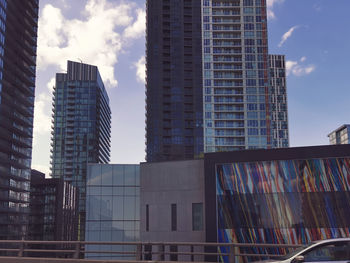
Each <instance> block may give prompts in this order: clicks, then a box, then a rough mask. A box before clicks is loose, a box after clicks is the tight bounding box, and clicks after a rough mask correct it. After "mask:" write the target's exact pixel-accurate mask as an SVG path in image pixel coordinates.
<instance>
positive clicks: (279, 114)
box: [269, 55, 289, 148]
mask: <svg viewBox="0 0 350 263" xmlns="http://www.w3.org/2000/svg"><path fill="white" fill-rule="evenodd" d="M269 61H270V86H271V93H270V98H271V123H272V125H271V126H272V139H273V142H272V145H273V147H274V148H283V147H289V129H288V105H287V87H286V67H285V57H284V56H283V55H269Z"/></svg>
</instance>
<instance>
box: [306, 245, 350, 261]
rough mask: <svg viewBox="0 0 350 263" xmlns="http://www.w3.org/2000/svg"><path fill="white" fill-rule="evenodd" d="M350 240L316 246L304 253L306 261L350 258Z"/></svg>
mask: <svg viewBox="0 0 350 263" xmlns="http://www.w3.org/2000/svg"><path fill="white" fill-rule="evenodd" d="M349 245H350V244H349V242H335V243H331V244H327V245H323V246H319V247H316V248H314V249H312V250H311V251H309V252H306V253H305V254H304V257H305V262H320V261H343V260H344V261H346V260H349V256H350V254H349Z"/></svg>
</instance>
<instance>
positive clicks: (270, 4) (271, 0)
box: [266, 0, 285, 19]
mask: <svg viewBox="0 0 350 263" xmlns="http://www.w3.org/2000/svg"><path fill="white" fill-rule="evenodd" d="M284 1H285V0H267V3H266V4H267V18H269V19H275V18H276V15H275V13H274V11H273V8H274V6H275V5H276V4H282V3H283V2H284Z"/></svg>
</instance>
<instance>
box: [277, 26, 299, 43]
mask: <svg viewBox="0 0 350 263" xmlns="http://www.w3.org/2000/svg"><path fill="white" fill-rule="evenodd" d="M298 27H299V26H293V27H291V28H290V29H289V30H288V31H287V32H286V33H284V34H283V36H282V38H281V42H280V43H279V44H278V46H279V47H282V45H283V44H284V43H285V42H286V41H287V39H288V38H290V37H291V36H292V34H293V32H294V31H295V30H296V29H297V28H298Z"/></svg>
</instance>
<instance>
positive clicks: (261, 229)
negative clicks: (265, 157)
mask: <svg viewBox="0 0 350 263" xmlns="http://www.w3.org/2000/svg"><path fill="white" fill-rule="evenodd" d="M349 175H350V158H349V157H341V158H320V159H305V160H275V161H261V162H243V163H227V164H217V165H216V179H217V189H216V195H217V196H216V197H217V208H218V209H217V210H218V214H217V216H218V221H217V224H218V225H217V238H218V241H219V242H224V243H227V242H229V243H230V242H233V243H277V244H286V243H288V244H301V243H304V244H305V243H308V242H310V241H314V240H319V239H327V238H336V237H350V220H349V218H350V203H349V201H348V200H349V198H350V191H349V190H350V176H349ZM255 252H256V251H255ZM275 252H276V251H275ZM277 252H278V251H277ZM281 253H283V251H281ZM225 260H227V259H225Z"/></svg>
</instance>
